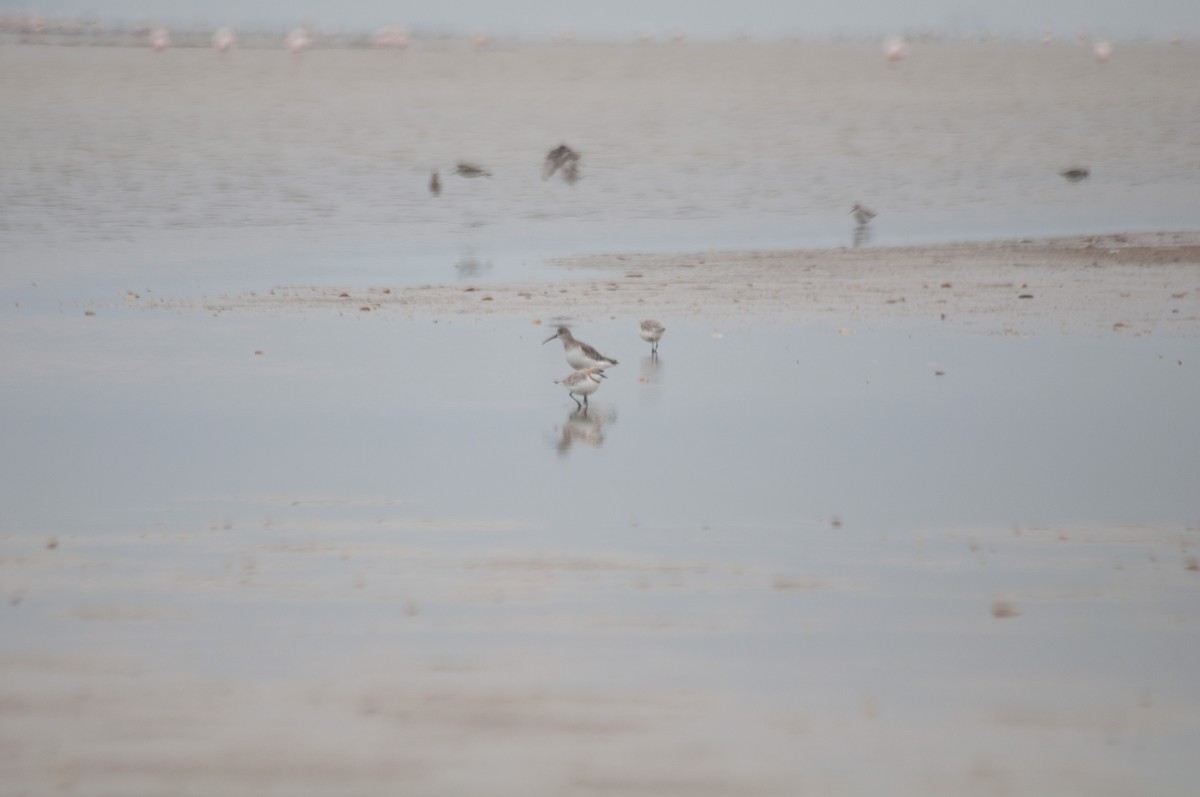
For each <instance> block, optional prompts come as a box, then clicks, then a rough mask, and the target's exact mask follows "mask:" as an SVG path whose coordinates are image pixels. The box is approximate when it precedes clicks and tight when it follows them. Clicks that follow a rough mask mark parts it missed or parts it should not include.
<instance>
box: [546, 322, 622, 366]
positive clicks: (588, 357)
mask: <svg viewBox="0 0 1200 797" xmlns="http://www.w3.org/2000/svg"><path fill="white" fill-rule="evenodd" d="M555 338H559V339H560V340H562V344H563V351H564V352H565V353H566V355H567V365H569V366H571V367H572V368H575V369H580V370H582V369H586V368H600V369H604V368H610V367H612V366H614V365H616V364H617V361H616V360H614V359H613V358H612V357H605V356H604V355H603V354H601V353H600V352H598V351H596V350H595V349H594V348H593V347H591V346H589V345H587V344H586V343H584V342H583V341H581V340H575V337H574V336H573V335H572V334H571V330H569V329H567V328H566V327H559V328H558V331H557V332H555V333H554V334H553V335H551V336H550V337H548V338H546V339H545V340H543V341H542V345H543V346H545V345H546V344H547V343H549V342H550V341H552V340H554V339H555Z"/></svg>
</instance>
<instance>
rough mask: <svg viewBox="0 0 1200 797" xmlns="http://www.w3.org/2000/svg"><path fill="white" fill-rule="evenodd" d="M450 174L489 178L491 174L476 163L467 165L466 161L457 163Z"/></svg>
mask: <svg viewBox="0 0 1200 797" xmlns="http://www.w3.org/2000/svg"><path fill="white" fill-rule="evenodd" d="M451 174H457V175H459V176H460V177H491V176H492V173H491V172H489V171H488V170H487V169H485V168H483V167H482V166H480V165H479V164H477V163H468V162H467V161H459V162H458V166H457V167H455V169H454V171H453V172H451Z"/></svg>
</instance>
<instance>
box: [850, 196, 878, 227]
mask: <svg viewBox="0 0 1200 797" xmlns="http://www.w3.org/2000/svg"><path fill="white" fill-rule="evenodd" d="M850 212H851V213H853V214H854V220H855V221H857V222H858V225H859V226H860V227H861V226H862V225H864V224H866V223H867V222H869V221H870V220H871V219H873V218H875V211H873V210H871V209H870V208H865V207H863V206H862V205H860V204H859V203H857V202H855V203H854V207H852V208H850Z"/></svg>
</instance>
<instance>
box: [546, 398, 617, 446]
mask: <svg viewBox="0 0 1200 797" xmlns="http://www.w3.org/2000/svg"><path fill="white" fill-rule="evenodd" d="M616 420H617V413H616V410H612V409H607V408H600V407H596V406H592V407H591V408H590V409H589V410H588V411H584V410H581V409H576V410H571V412H570V413H568V414H567V420H566V421H565V422H564V423H563V425H562V426H561V427H560V428H557V429H555V430H554V432H553V433H552V434H551V435H550V436H549V437H550V440H551V442H552V444H553V445H554V450H555V452H557V453H558V456H560V457H565V456H566V455H567V454H568V453H570V451H571V446H573V445H575V444H576V443H579V444H582V445H588V446H591V447H593V448H599V447H600V446H602V445H604V427H605V426H608V425H609V424H612V423H616Z"/></svg>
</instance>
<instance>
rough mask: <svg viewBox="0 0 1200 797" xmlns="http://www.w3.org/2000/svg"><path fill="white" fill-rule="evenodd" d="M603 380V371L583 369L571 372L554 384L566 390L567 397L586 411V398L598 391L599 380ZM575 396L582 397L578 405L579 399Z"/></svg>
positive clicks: (595, 368) (593, 368)
mask: <svg viewBox="0 0 1200 797" xmlns="http://www.w3.org/2000/svg"><path fill="white" fill-rule="evenodd" d="M603 378H604V369H603V368H598V367H595V366H593V367H591V368H584V369H581V370H579V371H573V372H572V373H570V374H568V375H567V376H565V377H563V378H562V379H558V380H556V381H555V382H554V384H556V385H562V386H563V387H565V388H566V389H567V395H568V396H570V397H571V400H572V401H574V402H575V404H576V405H577V406H578V407H579V408H580V409H586V408H587V405H588V396H590V395H592V394H593V393H595V392H596V391H597V390H599V389H600V380H601V379H603ZM576 394H578V395H580V396H583V403H582V404H580V403H579V399H577V398H575V396H576Z"/></svg>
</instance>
